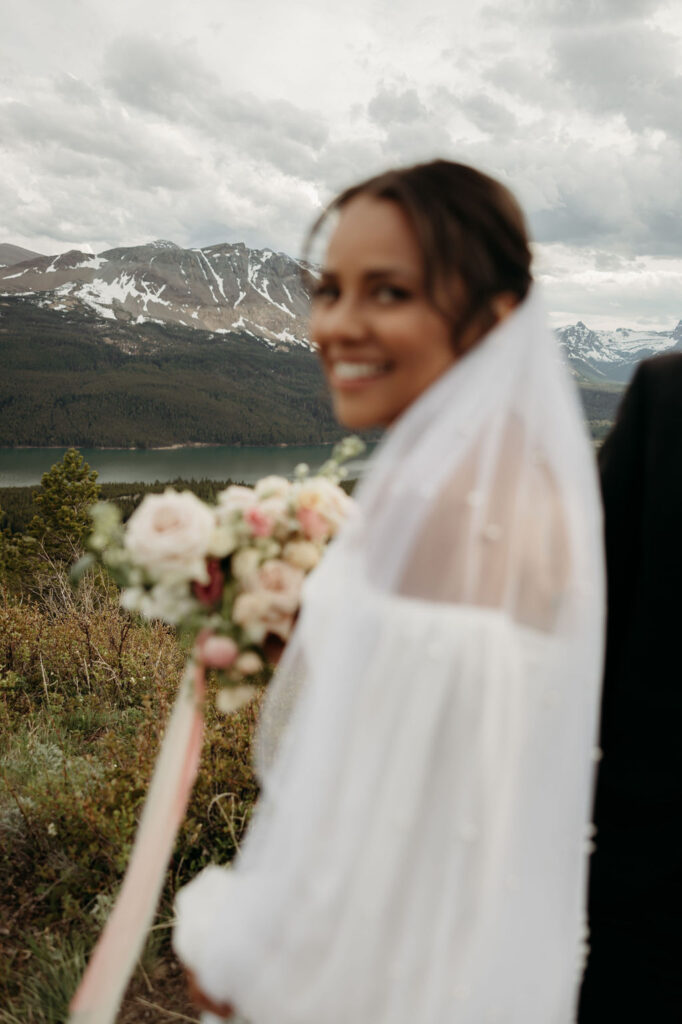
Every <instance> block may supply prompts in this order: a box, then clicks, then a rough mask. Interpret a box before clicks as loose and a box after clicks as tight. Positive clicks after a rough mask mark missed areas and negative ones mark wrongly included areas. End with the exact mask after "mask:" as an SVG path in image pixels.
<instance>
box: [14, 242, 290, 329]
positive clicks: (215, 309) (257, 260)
mask: <svg viewBox="0 0 682 1024" xmlns="http://www.w3.org/2000/svg"><path fill="white" fill-rule="evenodd" d="M6 248H10V247H6ZM0 294H5V295H25V296H32V297H35V301H36V302H38V303H39V304H40V305H42V306H48V307H50V308H52V309H56V310H67V309H68V310H71V309H77V308H78V306H86V307H89V308H90V309H91V310H94V311H95V312H96V313H97V314H98V315H99V316H100V317H104V318H106V319H110V320H122V321H126V322H128V323H130V324H143V323H146V322H150V321H152V322H156V323H167V322H170V323H177V324H182V325H184V326H186V327H194V328H199V329H203V330H209V331H213V332H215V333H221V332H223V333H228V332H232V331H240V332H241V333H246V334H252V335H253V336H254V337H257V338H262V339H265V340H266V341H268V342H269V343H270V344H272V345H286V346H288V345H291V344H294V345H303V346H306V347H309V342H308V339H307V311H308V294H307V290H306V287H305V285H304V283H303V281H302V278H301V264H300V263H299V262H298V261H297V260H294V259H292V258H291V257H289V256H286V255H284V254H283V253H275V252H272V251H271V250H270V249H262V250H258V249H248V248H247V247H246V246H245V245H243V244H242V243H237V244H235V245H228V244H220V245H211V246H207V247H206V248H203V249H181V248H180V247H179V246H177V245H175V244H174V243H173V242H167V241H156V242H152V243H150V244H149V245H139V246H133V247H122V248H117V249H108V250H107V251H106V252H102V253H99V254H98V255H97V256H94V255H92V254H90V253H85V252H79V251H77V250H72V251H71V252H67V253H63V254H62V255H60V256H55V257H50V256H35V255H32V256H30V257H29V258H28V259H26V258H24V259H23V260H22V261H21V262H15V263H14V264H13V265H11V266H8V267H4V268H3V269H0Z"/></svg>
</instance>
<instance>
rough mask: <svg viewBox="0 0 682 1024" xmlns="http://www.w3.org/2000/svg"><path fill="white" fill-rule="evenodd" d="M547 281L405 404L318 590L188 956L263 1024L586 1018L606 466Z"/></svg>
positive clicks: (184, 900) (210, 871) (188, 938)
mask: <svg viewBox="0 0 682 1024" xmlns="http://www.w3.org/2000/svg"><path fill="white" fill-rule="evenodd" d="M593 463H594V460H593V457H592V452H591V449H590V444H589V441H588V439H587V437H586V435H585V432H584V428H583V425H582V415H581V410H580V408H579V403H578V400H577V397H576V395H575V393H574V389H573V386H572V384H571V382H570V380H569V379H568V374H567V372H566V369H565V367H564V366H563V364H562V362H561V359H560V357H559V354H558V351H557V345H556V341H555V340H554V338H553V336H552V335H551V333H550V331H549V330H548V328H547V326H546V317H545V313H544V309H543V305H542V301H541V299H540V297H539V295H538V293H537V290H534V291H533V292H531V294H530V295H529V297H528V298H527V299H526V300H525V301H524V302H523V303H522V304H521V305H520V307H519V308H518V309H517V310H515V311H514V313H512V315H511V316H510V317H508V318H507V319H506V320H505V321H504V322H503V323H501V324H500V325H499V326H497V327H496V328H495V329H494V330H493V331H491V332H490V334H489V335H488V336H487V337H486V338H485V339H484V340H483V341H482V342H481V343H480V344H479V345H478V346H477V347H476V348H475V349H474V350H473V351H471V352H470V353H469V354H468V355H466V356H465V357H464V358H462V359H461V360H460V361H458V362H457V363H456V364H454V365H453V367H452V368H451V369H450V370H449V371H448V372H447V373H446V374H445V375H443V376H442V377H440V378H439V379H438V380H437V381H436V383H435V384H434V385H433V386H432V387H431V388H430V389H429V390H428V391H427V392H425V393H424V394H422V395H421V396H420V397H419V398H418V399H417V401H416V402H414V403H413V404H412V405H411V406H410V407H409V408H408V409H407V411H406V412H405V413H404V414H403V415H402V417H401V418H400V420H399V421H398V422H397V423H396V424H395V425H394V426H393V427H392V428H391V429H390V431H389V432H388V434H387V436H386V438H385V440H384V441H383V442H382V445H381V446H380V448H379V450H378V451H377V453H376V454H375V456H374V458H373V461H372V465H371V467H370V471H369V472H368V475H367V477H366V479H365V481H364V482H363V484H362V486H361V487H360V488H359V493H358V495H357V497H358V509H357V514H356V516H355V517H354V518H353V520H352V521H351V522H350V523H348V525H347V527H346V528H345V529H344V531H343V532H342V534H341V536H340V537H339V538H338V539H337V541H336V542H335V543H334V544H333V545H332V546H331V547H330V549H329V551H328V553H327V555H326V556H325V559H324V561H323V563H322V564H321V566H320V567H319V568H318V569H317V570H316V571H315V573H313V574H312V575H311V576H310V577H309V579H308V581H307V584H306V590H305V595H304V603H303V610H302V614H301V616H300V620H299V624H298V626H297V630H296V633H295V636H294V638H293V639H292V641H291V643H290V645H289V647H288V649H287V651H286V654H285V657H284V659H283V662H282V665H281V667H280V669H279V670H278V673H277V675H276V677H275V679H274V681H273V683H272V685H271V690H270V693H269V696H268V699H267V701H266V706H265V709H264V714H263V718H262V723H261V727H260V734H259V739H258V752H257V766H258V770H259V775H260V778H261V781H262V786H263V792H262V796H261V799H260V802H259V805H258V807H257V810H256V813H255V815H254V819H253V822H252V824H251V827H250V830H249V833H248V835H247V837H246V840H245V842H244V844H243V846H242V849H241V851H240V854H239V856H238V858H237V861H236V863H235V864H234V866H233V867H231V868H229V869H223V868H219V867H209V868H207V869H206V870H205V871H204V872H202V873H201V875H199V876H198V877H197V878H196V879H195V880H194V881H193V882H192V883H191V884H190V885H189V886H187V887H186V888H185V889H183V890H182V891H181V892H180V894H179V896H178V901H177V911H178V919H177V924H176V929H175V935H174V944H175V948H176V951H177V952H178V954H179V956H180V957H181V959H182V960H183V961H184V962H185V963H186V964H187V965H188V966H189V967H191V968H192V970H194V971H195V973H196V976H197V979H198V982H199V985H200V986H201V987H202V988H203V989H204V991H205V992H206V993H207V994H208V995H210V996H212V997H213V998H215V999H216V1000H227V1001H229V1002H231V1003H232V1004H233V1005H234V1006H236V1007H237V1009H238V1010H239V1012H240V1013H243V1014H244V1015H245V1017H246V1018H248V1019H249V1020H250V1021H252V1022H253V1024H351V1022H352V1024H417V1022H418V1024H444V1022H446V1021H453V1022H454V1021H456V1022H457V1024H487V1022H490V1024H492V1022H494V1021H499V1022H501V1024H502V1022H503V1024H569V1022H571V1021H572V1020H573V1019H574V1010H575V1002H576V994H577V987H578V983H579V977H580V971H581V966H582V964H581V957H582V951H583V948H584V939H585V934H584V900H585V877H586V864H587V852H588V840H589V816H590V806H591V792H592V782H593V772H594V754H595V747H594V744H595V738H596V735H597V709H598V701H599V682H600V676H601V663H602V634H603V605H604V593H603V590H604V582H603V564H602V549H601V518H600V506H599V498H598V485H597V478H596V469H595V467H594V464H593Z"/></svg>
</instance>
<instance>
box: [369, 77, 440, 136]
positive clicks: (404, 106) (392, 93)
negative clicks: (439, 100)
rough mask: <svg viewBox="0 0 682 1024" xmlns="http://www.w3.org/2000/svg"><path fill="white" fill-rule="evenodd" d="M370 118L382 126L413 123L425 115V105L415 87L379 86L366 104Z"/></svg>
mask: <svg viewBox="0 0 682 1024" xmlns="http://www.w3.org/2000/svg"><path fill="white" fill-rule="evenodd" d="M367 112H368V114H369V116H370V119H371V120H372V121H374V122H375V124H378V125H380V126H382V127H384V126H387V125H391V124H396V123H397V124H414V123H415V122H417V121H420V120H423V119H424V118H425V117H426V116H427V111H426V107H425V106H424V104H423V103H422V101H421V100H420V99H419V96H418V95H417V90H416V89H404V90H402V91H400V92H399V91H398V90H397V89H389V88H386V86H383V85H382V86H381V88H380V89H379V90H378V92H377V93H376V95H375V96H373V97H372V99H371V100H370V101H369V103H368V104H367Z"/></svg>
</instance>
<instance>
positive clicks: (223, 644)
mask: <svg viewBox="0 0 682 1024" xmlns="http://www.w3.org/2000/svg"><path fill="white" fill-rule="evenodd" d="M198 653H199V657H200V659H201V661H202V663H203V664H204V665H207V666H208V667H209V668H230V666H231V665H233V664H234V663H235V661H236V660H237V658H238V656H239V648H238V647H237V645H236V643H235V642H234V640H232V639H231V638H230V637H229V636H207V637H206V639H205V640H204V641H203V642H202V643H201V645H200V647H199V652H198Z"/></svg>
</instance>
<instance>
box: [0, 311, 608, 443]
mask: <svg viewBox="0 0 682 1024" xmlns="http://www.w3.org/2000/svg"><path fill="white" fill-rule="evenodd" d="M581 395H582V399H583V404H584V406H585V410H586V415H587V419H588V420H589V421H590V425H591V428H592V432H593V434H594V436H595V437H603V436H604V434H605V433H606V431H607V430H608V428H609V426H610V423H611V422H612V420H613V417H614V414H615V410H616V408H617V405H618V402H619V401H620V396H621V391H620V389H618V388H617V387H614V386H608V385H607V386H606V387H604V388H599V387H597V386H594V385H589V384H587V385H585V386H584V387H582V386H581ZM344 433H345V431H344V429H343V428H341V427H339V425H338V424H337V423H336V421H335V420H334V417H333V414H332V411H331V406H330V403H329V399H328V396H327V391H326V387H325V384H324V380H323V378H322V373H321V371H320V368H319V366H318V363H317V360H316V358H315V356H314V355H313V354H312V353H311V352H309V351H308V350H307V349H305V348H303V347H300V346H287V345H284V344H282V345H273V344H268V343H266V342H264V341H261V340H259V339H257V338H254V337H253V335H249V334H248V333H241V334H240V333H232V334H219V333H212V332H210V331H201V330H191V329H189V328H185V327H182V326H178V325H173V324H154V323H145V324H140V325H137V324H132V323H125V322H122V321H109V320H102V319H100V318H98V317H97V316H96V315H95V314H92V315H90V314H87V313H86V314H83V313H82V312H78V313H75V312H73V311H68V312H59V311H56V310H52V309H47V308H41V307H40V306H36V305H35V304H34V303H33V302H31V301H29V300H27V299H24V298H22V297H8V296H5V297H1V298H0V446H7V447H16V446H20V445H35V446H38V447H44V446H49V445H64V446H67V445H75V446H77V447H84V448H89V447H128V446H133V445H138V446H142V447H146V446H161V445H170V444H186V443H190V442H200V443H202V442H203V443H206V444H252V445H253V444H255V445H260V444H262V445H268V444H280V443H283V444H306V443H311V444H315V443H319V442H322V441H333V440H337V439H339V438H340V437H342V436H343V435H344ZM368 436H377V435H368Z"/></svg>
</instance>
